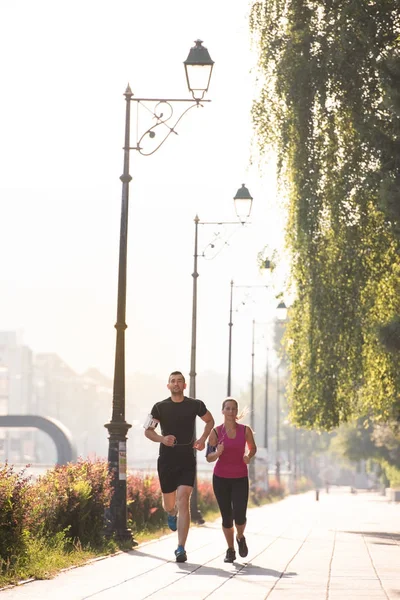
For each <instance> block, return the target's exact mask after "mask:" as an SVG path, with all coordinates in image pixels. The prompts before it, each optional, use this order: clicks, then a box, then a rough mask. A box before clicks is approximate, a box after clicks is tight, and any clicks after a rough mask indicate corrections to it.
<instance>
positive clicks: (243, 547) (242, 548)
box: [236, 536, 249, 558]
mask: <svg viewBox="0 0 400 600" xmlns="http://www.w3.org/2000/svg"><path fill="white" fill-rule="evenodd" d="M236 541H237V544H238V547H239V555H240V556H241V557H242V558H244V557H245V556H247V555H248V553H249V549H248V548H247V544H246V538H245V537H244V536H243V537H242V538H240V540H239V538H236Z"/></svg>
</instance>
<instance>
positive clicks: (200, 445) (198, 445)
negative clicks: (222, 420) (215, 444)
mask: <svg viewBox="0 0 400 600" xmlns="http://www.w3.org/2000/svg"><path fill="white" fill-rule="evenodd" d="M205 446H206V442H205V440H204V438H202V437H201V438H199V439H198V440H197V442H195V443H194V444H193V448H194V449H195V450H204V448H205Z"/></svg>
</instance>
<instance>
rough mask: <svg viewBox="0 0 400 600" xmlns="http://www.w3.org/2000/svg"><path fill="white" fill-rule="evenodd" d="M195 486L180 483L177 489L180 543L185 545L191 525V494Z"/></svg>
mask: <svg viewBox="0 0 400 600" xmlns="http://www.w3.org/2000/svg"><path fill="white" fill-rule="evenodd" d="M192 491H193V487H192V486H190V485H180V486H179V487H178V489H177V491H176V504H177V507H178V515H179V517H178V544H179V546H183V547H185V544H186V540H187V536H188V533H189V526H190V496H191V495H192Z"/></svg>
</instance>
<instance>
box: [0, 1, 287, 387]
mask: <svg viewBox="0 0 400 600" xmlns="http://www.w3.org/2000/svg"><path fill="white" fill-rule="evenodd" d="M249 7H250V4H249V3H248V2H247V1H246V0H243V1H239V0H218V2H216V1H215V0H203V1H202V2H201V3H199V2H193V1H192V0H170V2H168V3H166V2H163V1H161V0H153V1H152V2H133V1H129V2H128V1H126V0H114V1H113V2H112V3H111V2H107V3H106V2H99V1H98V0H96V1H94V0H93V1H92V0H84V1H82V0H69V1H68V2H66V1H64V0H57V2H54V0H35V2H32V1H31V0H14V1H13V2H10V1H8V2H2V3H1V5H0V52H1V56H2V57H3V59H2V62H1V89H2V94H1V107H2V110H1V111H0V132H1V135H0V161H1V170H0V215H1V220H0V227H1V236H0V252H1V258H2V260H1V270H0V291H1V294H0V330H17V331H18V332H19V334H20V339H21V340H22V341H23V343H24V344H26V345H28V346H30V347H31V348H32V350H33V351H34V352H55V353H57V354H58V355H59V356H60V357H61V358H62V359H63V360H64V361H65V362H66V363H67V364H68V365H70V366H71V367H72V368H73V369H75V370H76V371H77V372H78V373H80V372H84V371H85V370H86V369H88V368H91V367H94V368H97V369H99V370H100V371H101V372H103V373H104V374H106V375H109V376H110V377H112V375H113V369H114V353H115V329H114V324H115V321H116V306H117V272H118V248H119V227H120V210H121V181H120V179H119V177H120V175H121V174H122V169H123V151H122V147H123V141H124V121H125V99H124V96H123V93H124V91H125V89H126V86H127V84H128V83H129V84H130V86H131V88H132V92H133V93H134V95H135V96H136V97H157V98H187V97H189V92H188V90H187V87H186V80H185V73H184V67H183V61H184V60H185V59H186V57H187V54H188V52H189V49H190V47H191V46H193V45H194V44H193V43H194V40H196V39H198V38H200V39H202V40H203V41H204V46H206V47H207V48H208V50H209V52H210V55H211V57H212V59H213V60H214V61H215V67H214V71H213V75H212V80H211V85H210V90H209V93H208V95H207V98H208V99H210V100H211V102H210V103H206V104H205V105H204V107H203V108H199V109H193V110H192V111H190V112H189V113H188V114H187V115H186V116H185V117H184V118H183V119H182V121H181V123H180V124H179V127H178V133H179V135H177V136H170V138H169V139H168V140H167V141H166V143H165V144H164V145H163V146H162V148H160V149H159V150H158V151H157V152H156V153H155V154H154V155H152V156H149V157H144V156H141V155H140V154H139V153H137V152H136V151H134V150H132V151H131V153H130V162H131V168H130V173H131V175H132V182H131V184H130V205H129V229H128V273H127V308H126V321H127V324H128V329H127V331H126V372H127V373H135V372H142V373H147V374H154V375H156V376H157V377H165V379H166V378H167V375H168V373H169V372H170V371H172V370H175V369H178V370H182V371H183V372H184V373H186V374H188V372H189V367H190V343H191V323H192V314H191V311H192V277H191V274H192V272H193V244H194V217H195V215H196V214H198V216H199V218H200V220H201V221H203V222H209V221H212V222H215V221H235V219H236V215H235V212H234V206H233V196H234V195H235V193H236V191H237V189H238V188H239V187H240V186H241V184H242V183H245V184H246V186H247V187H248V188H249V190H250V192H251V194H252V196H253V198H254V201H253V211H252V216H251V224H248V225H246V226H240V225H238V226H236V225H233V226H225V228H222V229H219V230H218V228H217V227H216V226H214V225H206V224H204V225H201V226H199V253H200V254H203V251H204V253H205V256H204V257H203V256H201V257H199V260H198V271H199V274H200V276H199V279H198V332H197V373H199V374H200V373H205V372H207V371H215V372H218V373H226V372H227V364H228V329H229V328H228V323H229V294H230V280H231V279H233V280H234V282H235V284H236V285H264V284H265V283H266V279H265V275H262V274H260V272H259V269H258V265H257V255H258V253H259V252H260V251H262V250H263V249H264V247H265V246H268V248H269V249H270V250H271V252H272V250H277V251H278V253H279V252H281V249H282V245H283V225H284V211H283V208H282V206H281V205H280V202H279V200H278V196H277V192H276V183H275V168H274V165H273V162H270V163H267V162H264V163H263V165H262V167H261V168H260V167H259V166H258V164H257V161H256V164H254V165H251V164H250V163H251V160H250V159H251V148H252V135H253V134H252V125H251V116H250V110H251V104H252V100H253V98H254V97H255V96H256V85H255V77H256V73H255V72H254V68H255V66H256V61H257V55H256V53H255V51H254V49H253V50H252V49H251V40H250V34H249V25H248V13H249ZM179 108H180V106H177V107H176V110H179ZM132 114H133V115H134V114H135V105H134V103H133V105H132ZM148 123H149V121H147V120H139V124H138V125H137V129H138V131H139V132H140V131H144V130H146V129H147V127H148V126H149V124H148ZM135 130H136V124H135V123H133V124H132V138H134V134H135ZM216 234H218V235H217V239H221V240H222V242H218V243H217V244H216V249H214V252H213V251H212V249H211V247H210V244H211V243H212V242H213V240H214V239H215V236H216ZM225 242H227V243H225ZM215 250H216V251H215ZM282 277H283V276H282V274H281V275H279V273H278V274H277V275H276V278H275V280H274V282H272V283H271V282H269V288H254V289H253V290H252V294H251V297H250V296H249V295H246V290H245V289H244V288H239V287H238V288H237V289H235V290H234V292H235V294H234V308H235V312H234V318H233V322H234V327H233V344H232V354H233V358H232V361H233V380H234V386H236V388H237V389H238V388H239V387H240V388H242V387H244V386H245V385H246V383H247V382H248V381H249V379H250V375H251V337H252V329H251V323H252V319H256V321H257V322H258V323H259V325H257V328H256V329H257V338H256V344H257V345H258V346H257V347H259V351H257V357H259V361H260V363H259V364H260V367H259V368H260V369H262V367H261V365H262V364H264V362H265V361H264V358H263V352H264V350H265V347H266V345H268V344H269V342H268V335H267V337H266V333H265V332H266V331H267V327H268V326H267V325H264V324H265V323H267V322H270V321H271V319H272V318H273V316H274V307H275V305H276V301H275V294H276V293H278V292H279V291H280V289H281V288H282V285H283V283H282V282H283V279H282ZM248 292H249V290H247V294H248ZM243 301H245V304H243ZM238 307H240V309H239V310H238V311H237V312H236V308H238ZM257 364H258V363H257Z"/></svg>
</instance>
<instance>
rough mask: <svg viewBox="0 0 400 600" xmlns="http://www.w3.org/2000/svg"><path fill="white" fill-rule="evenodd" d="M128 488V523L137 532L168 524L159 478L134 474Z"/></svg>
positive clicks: (129, 476) (127, 482)
mask: <svg viewBox="0 0 400 600" xmlns="http://www.w3.org/2000/svg"><path fill="white" fill-rule="evenodd" d="M126 488H127V492H126V494H127V507H128V508H127V511H128V521H130V523H129V525H130V527H131V528H132V529H133V530H134V531H135V532H137V531H141V530H143V529H157V528H158V527H161V526H163V525H165V524H166V514H165V512H164V510H163V507H162V496H161V489H160V484H159V482H158V477H157V476H155V475H142V474H140V473H133V474H131V475H128V477H127V481H126Z"/></svg>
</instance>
